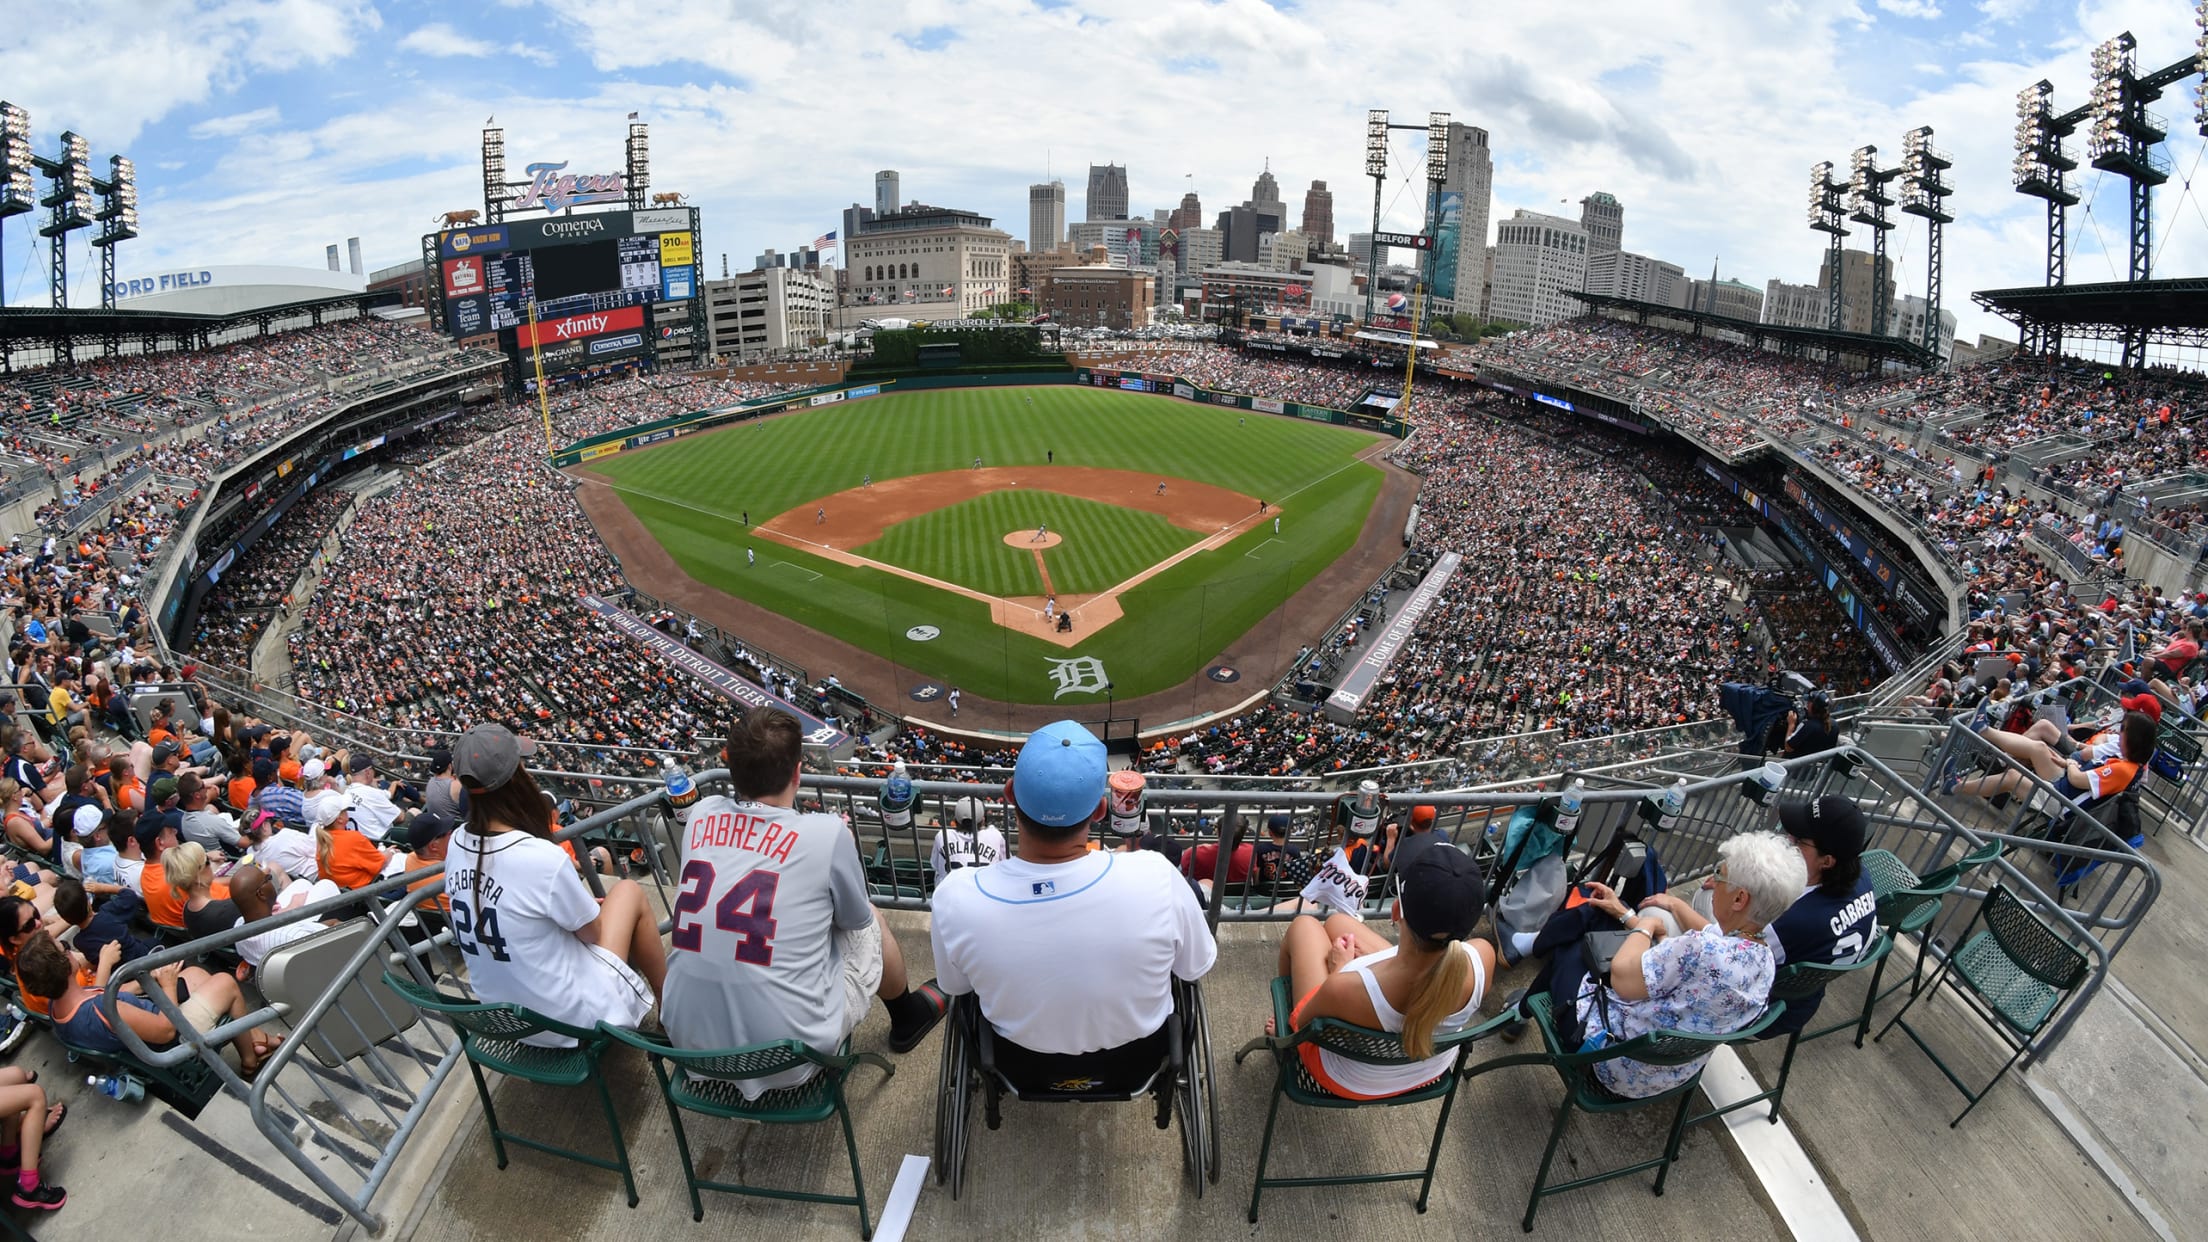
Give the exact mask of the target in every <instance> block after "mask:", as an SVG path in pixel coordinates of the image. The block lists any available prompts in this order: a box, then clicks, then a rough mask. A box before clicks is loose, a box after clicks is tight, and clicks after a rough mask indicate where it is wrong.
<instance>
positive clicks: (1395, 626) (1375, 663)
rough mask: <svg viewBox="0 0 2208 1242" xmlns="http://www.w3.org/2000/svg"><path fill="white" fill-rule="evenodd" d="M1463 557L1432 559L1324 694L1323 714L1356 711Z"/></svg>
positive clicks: (1337, 715)
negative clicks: (1398, 606) (1400, 603)
mask: <svg viewBox="0 0 2208 1242" xmlns="http://www.w3.org/2000/svg"><path fill="white" fill-rule="evenodd" d="M1463 561H1464V558H1463V557H1462V556H1459V555H1458V554H1457V553H1455V552H1444V553H1442V554H1441V557H1440V559H1438V560H1436V561H1435V562H1434V567H1433V568H1432V569H1431V570H1429V571H1427V574H1426V577H1425V579H1424V580H1423V581H1421V582H1420V583H1419V584H1418V587H1417V589H1416V590H1414V591H1412V592H1411V595H1410V598H1409V599H1406V600H1404V601H1403V607H1402V609H1401V610H1400V611H1398V612H1397V613H1396V614H1395V616H1394V617H1393V618H1391V619H1390V620H1389V621H1388V624H1387V626H1386V627H1385V628H1384V629H1382V630H1381V631H1380V633H1379V635H1378V636H1377V637H1375V638H1373V639H1372V640H1371V645H1370V646H1368V647H1366V648H1365V653H1364V654H1363V655H1361V656H1359V657H1358V658H1357V662H1356V663H1355V664H1353V665H1351V666H1350V668H1349V672H1348V673H1347V674H1345V675H1344V676H1343V678H1342V680H1341V682H1340V683H1339V684H1338V685H1336V687H1335V689H1334V693H1332V694H1330V695H1328V696H1327V697H1326V708H1327V715H1329V716H1331V717H1333V718H1334V719H1336V720H1347V719H1349V718H1350V717H1352V716H1355V715H1356V714H1357V709H1358V708H1360V707H1362V706H1364V703H1365V699H1366V697H1367V696H1368V695H1370V694H1371V693H1372V691H1373V688H1374V687H1376V686H1378V685H1379V684H1380V678H1381V676H1382V674H1384V673H1386V672H1387V671H1388V667H1389V666H1390V665H1392V664H1394V663H1395V657H1396V655H1397V654H1398V653H1400V652H1401V651H1402V650H1403V645H1404V644H1405V643H1407V642H1409V641H1410V639H1411V634H1412V632H1413V631H1415V630H1417V629H1418V623H1419V621H1420V619H1422V618H1423V617H1424V616H1425V615H1426V610H1427V609H1429V608H1431V607H1433V605H1434V601H1435V600H1437V599H1440V598H1441V592H1442V589H1443V588H1444V587H1447V586H1448V585H1449V579H1451V578H1453V577H1455V576H1456V573H1457V566H1458V565H1460V564H1462V563H1463Z"/></svg>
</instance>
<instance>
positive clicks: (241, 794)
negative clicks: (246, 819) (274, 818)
mask: <svg viewBox="0 0 2208 1242" xmlns="http://www.w3.org/2000/svg"><path fill="white" fill-rule="evenodd" d="M256 788H258V787H257V786H256V785H254V783H253V778H252V777H250V776H240V777H237V778H235V779H233V780H232V781H231V782H230V805H231V806H234V807H236V808H237V809H239V810H241V811H242V810H244V809H245V808H246V806H247V804H249V803H250V802H251V801H252V800H253V791H254V789H256Z"/></svg>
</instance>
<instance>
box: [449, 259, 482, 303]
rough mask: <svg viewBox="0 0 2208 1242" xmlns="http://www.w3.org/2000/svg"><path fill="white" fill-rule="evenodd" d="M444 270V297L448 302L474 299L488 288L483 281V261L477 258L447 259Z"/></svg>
mask: <svg viewBox="0 0 2208 1242" xmlns="http://www.w3.org/2000/svg"><path fill="white" fill-rule="evenodd" d="M444 268H445V297H446V298H447V299H448V300H449V299H452V298H465V297H474V296H476V295H479V294H481V293H482V292H483V291H484V290H485V289H486V288H487V287H488V286H487V285H485V283H484V280H483V260H482V259H481V258H479V257H478V258H467V259H447V260H445V263H444Z"/></svg>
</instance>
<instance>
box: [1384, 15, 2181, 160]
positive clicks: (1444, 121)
mask: <svg viewBox="0 0 2208 1242" xmlns="http://www.w3.org/2000/svg"><path fill="white" fill-rule="evenodd" d="M2201 3H2203V4H2208V0H2201ZM1448 175H1449V114H1448V113H1446V112H1429V113H1427V114H1426V179H1427V180H1428V181H1441V180H1443V179H1445V178H1446V177H1448Z"/></svg>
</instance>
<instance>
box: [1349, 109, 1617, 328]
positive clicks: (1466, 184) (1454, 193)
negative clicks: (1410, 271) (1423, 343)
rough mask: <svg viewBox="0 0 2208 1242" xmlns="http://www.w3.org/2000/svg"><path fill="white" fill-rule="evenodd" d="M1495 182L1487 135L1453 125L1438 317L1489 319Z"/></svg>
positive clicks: (1438, 251)
mask: <svg viewBox="0 0 2208 1242" xmlns="http://www.w3.org/2000/svg"><path fill="white" fill-rule="evenodd" d="M1494 179H1495V166H1494V163H1493V161H1492V160H1491V158H1490V157H1489V154H1488V149H1487V131H1486V130H1484V129H1481V128H1479V127H1478V126H1476V125H1461V124H1458V123H1456V122H1453V121H1452V122H1451V123H1450V125H1449V160H1448V163H1447V164H1446V165H1444V167H1443V170H1442V179H1441V202H1440V203H1439V204H1438V205H1437V207H1438V210H1437V215H1438V219H1437V222H1436V224H1435V227H1434V232H1435V237H1434V262H1433V273H1434V276H1433V281H1434V287H1433V288H1432V289H1431V290H1430V291H1429V297H1430V300H1429V302H1428V305H1430V306H1431V307H1433V312H1434V313H1435V314H1437V315H1446V314H1451V313H1454V312H1459V311H1461V312H1467V313H1472V314H1484V312H1482V311H1481V310H1480V308H1481V307H1482V306H1485V305H1487V303H1488V300H1489V299H1488V294H1487V266H1488V264H1487V222H1488V213H1489V209H1490V201H1489V199H1490V196H1491V193H1492V189H1493V185H1494ZM1574 227H1575V228H1576V227H1577V226H1574ZM1582 236H1584V233H1582ZM1355 253H1358V254H1363V253H1364V252H1363V251H1361V250H1360V251H1356V252H1355ZM1578 287H1579V286H1577V285H1574V286H1573V288H1575V289H1576V288H1578Z"/></svg>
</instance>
